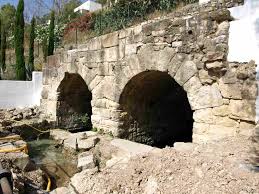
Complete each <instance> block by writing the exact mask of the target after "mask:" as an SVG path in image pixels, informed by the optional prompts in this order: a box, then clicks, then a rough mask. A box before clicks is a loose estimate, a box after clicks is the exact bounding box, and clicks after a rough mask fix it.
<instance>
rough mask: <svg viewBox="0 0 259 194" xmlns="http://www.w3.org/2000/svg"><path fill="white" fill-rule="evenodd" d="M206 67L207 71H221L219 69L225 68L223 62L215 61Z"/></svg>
mask: <svg viewBox="0 0 259 194" xmlns="http://www.w3.org/2000/svg"><path fill="white" fill-rule="evenodd" d="M206 67H207V68H208V69H221V68H223V67H225V65H224V63H223V62H219V61H215V62H212V63H206Z"/></svg>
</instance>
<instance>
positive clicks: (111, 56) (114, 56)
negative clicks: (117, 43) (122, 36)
mask: <svg viewBox="0 0 259 194" xmlns="http://www.w3.org/2000/svg"><path fill="white" fill-rule="evenodd" d="M103 58H104V61H105V62H113V61H114V62H116V61H117V60H118V58H119V48H118V47H110V48H106V49H104V57H103Z"/></svg>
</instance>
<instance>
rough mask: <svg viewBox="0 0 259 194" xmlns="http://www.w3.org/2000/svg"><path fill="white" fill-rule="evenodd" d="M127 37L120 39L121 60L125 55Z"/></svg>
mask: <svg viewBox="0 0 259 194" xmlns="http://www.w3.org/2000/svg"><path fill="white" fill-rule="evenodd" d="M125 47H126V39H121V40H119V60H121V59H123V58H124V57H125Z"/></svg>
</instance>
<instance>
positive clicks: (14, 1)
mask: <svg viewBox="0 0 259 194" xmlns="http://www.w3.org/2000/svg"><path fill="white" fill-rule="evenodd" d="M17 2H18V0H0V5H4V4H6V3H11V4H13V5H17ZM45 2H46V3H47V4H49V3H50V2H51V0H45ZM25 3H26V0H25Z"/></svg>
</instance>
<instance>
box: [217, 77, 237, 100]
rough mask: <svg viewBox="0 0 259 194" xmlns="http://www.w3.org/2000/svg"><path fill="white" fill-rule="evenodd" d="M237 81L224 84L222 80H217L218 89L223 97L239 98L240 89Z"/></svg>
mask: <svg viewBox="0 0 259 194" xmlns="http://www.w3.org/2000/svg"><path fill="white" fill-rule="evenodd" d="M240 87H241V86H240V85H239V84H238V83H235V84H224V83H223V81H222V80H219V89H220V92H221V94H222V96H223V97H224V98H229V99H237V100H241V99H242V95H241V90H240Z"/></svg>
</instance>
